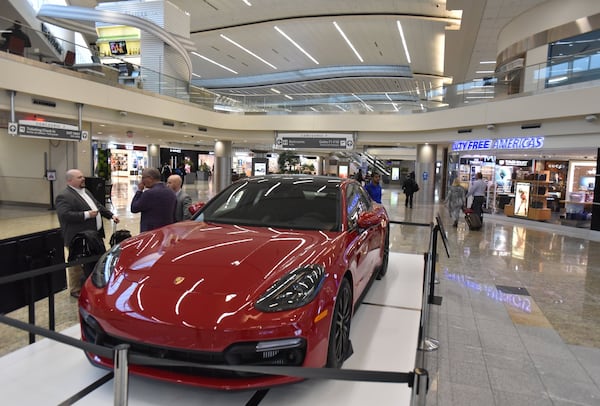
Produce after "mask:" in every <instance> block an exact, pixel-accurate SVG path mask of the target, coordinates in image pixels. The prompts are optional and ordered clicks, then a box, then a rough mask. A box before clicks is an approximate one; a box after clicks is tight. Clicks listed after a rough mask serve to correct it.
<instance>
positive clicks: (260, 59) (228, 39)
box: [221, 34, 277, 69]
mask: <svg viewBox="0 0 600 406" xmlns="http://www.w3.org/2000/svg"><path fill="white" fill-rule="evenodd" d="M221 38H223V39H224V40H226V41H228V42H230V43H231V44H233V45H235V46H236V47H238V48H239V49H241V50H242V51H244V52H246V53H247V54H249V55H252V56H253V57H255V58H256V59H258V60H259V61H261V62H262V63H264V64H265V65H268V66H270V67H271V68H273V69H277V66H275V65H273V64H272V63H269V62H267V61H265V60H264V59H263V58H261V57H260V56H258V55H256V54H255V53H254V52H252V51H250V50H249V49H247V48H244V47H243V46H242V45H240V44H238V43H237V42H235V41H234V40H232V39H231V38H229V37H228V36H226V35H223V34H221Z"/></svg>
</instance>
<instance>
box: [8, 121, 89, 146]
mask: <svg viewBox="0 0 600 406" xmlns="http://www.w3.org/2000/svg"><path fill="white" fill-rule="evenodd" d="M17 135H18V136H19V137H33V138H48V139H58V140H65V141H81V131H79V127H77V126H74V125H70V124H62V123H51V122H46V121H34V120H19V128H18V132H17Z"/></svg>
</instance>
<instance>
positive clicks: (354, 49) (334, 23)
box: [333, 21, 364, 62]
mask: <svg viewBox="0 0 600 406" xmlns="http://www.w3.org/2000/svg"><path fill="white" fill-rule="evenodd" d="M333 25H334V26H335V28H337V30H338V32H339V33H340V35H341V36H342V38H344V40H345V41H346V44H348V46H349V47H350V49H352V51H353V52H354V55H356V57H357V58H358V60H359V61H361V62H364V61H363V58H362V56H360V54H359V53H358V51H357V50H356V48H354V45H352V42H350V40H349V39H348V37H347V36H346V33H345V32H344V31H342V29H341V28H340V26H339V25H338V23H337V22H335V21H334V22H333Z"/></svg>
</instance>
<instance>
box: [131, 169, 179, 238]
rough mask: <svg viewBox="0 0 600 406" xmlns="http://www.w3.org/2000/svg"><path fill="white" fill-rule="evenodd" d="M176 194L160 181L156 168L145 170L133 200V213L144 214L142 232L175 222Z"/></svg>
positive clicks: (141, 222) (141, 224) (141, 220)
mask: <svg viewBox="0 0 600 406" xmlns="http://www.w3.org/2000/svg"><path fill="white" fill-rule="evenodd" d="M176 200H177V198H176V197H175V193H173V191H172V190H171V189H169V188H168V187H167V186H166V185H165V184H164V183H163V182H161V181H160V172H159V171H158V169H156V168H145V169H144V170H143V171H142V181H141V182H140V184H139V185H138V190H137V192H135V195H134V196H133V199H132V200H131V212H132V213H142V216H141V219H140V232H144V231H150V230H154V229H155V228H159V227H162V226H165V225H167V224H171V223H173V222H174V221H175V217H174V213H175V205H176V203H177V202H176Z"/></svg>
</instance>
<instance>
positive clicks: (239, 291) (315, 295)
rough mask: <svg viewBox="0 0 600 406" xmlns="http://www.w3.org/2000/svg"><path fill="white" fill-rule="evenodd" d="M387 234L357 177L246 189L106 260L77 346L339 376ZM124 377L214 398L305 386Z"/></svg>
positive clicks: (216, 377) (295, 179)
mask: <svg viewBox="0 0 600 406" xmlns="http://www.w3.org/2000/svg"><path fill="white" fill-rule="evenodd" d="M388 233H389V225H388V217H387V213H386V211H385V209H384V207H383V206H381V205H377V204H376V203H373V202H372V201H371V200H370V198H369V196H368V195H367V193H366V192H365V190H364V189H363V188H362V187H361V185H360V184H359V183H357V182H356V181H354V180H349V179H339V178H333V177H318V176H309V177H307V176H301V175H269V176H265V177H254V178H248V179H243V180H241V181H238V182H236V183H234V184H232V185H231V186H229V187H228V188H227V189H225V190H224V191H223V192H221V193H219V194H218V195H217V196H215V197H214V198H213V199H211V200H210V201H209V202H208V203H207V204H206V205H205V206H203V207H202V208H201V209H200V211H199V212H198V213H196V215H195V216H194V218H193V219H192V220H189V221H184V222H180V223H176V224H172V225H169V226H165V227H163V228H160V229H157V230H153V231H149V232H146V233H142V234H140V235H138V236H136V237H133V238H130V239H128V240H125V241H123V242H122V243H121V244H119V245H116V246H114V247H113V248H112V249H110V250H109V251H108V252H107V253H106V254H105V255H104V256H103V257H101V259H100V260H99V261H98V264H97V265H96V268H95V269H94V272H93V273H92V275H91V276H90V278H88V280H87V281H86V283H85V286H84V288H83V289H82V291H81V296H80V298H79V316H80V322H81V332H82V337H83V340H85V341H88V342H92V343H96V344H98V345H101V346H105V347H108V348H113V347H114V346H116V345H118V344H121V343H126V344H129V345H130V353H135V354H144V355H147V356H149V357H156V358H160V359H168V360H178V361H190V362H194V363H201V364H210V365H270V366H278V365H283V366H304V367H325V366H327V367H340V366H341V365H342V363H343V362H344V360H345V359H347V358H348V357H349V356H350V355H351V353H352V349H351V344H350V339H349V337H350V325H351V317H352V314H353V311H354V308H355V305H356V304H357V302H358V301H359V299H360V298H361V296H362V295H363V293H365V290H366V289H367V287H368V286H369V285H370V281H371V279H372V278H375V277H377V278H381V277H382V276H383V275H384V274H385V272H386V269H387V261H388V253H389V249H388V245H389V237H388ZM86 355H87V356H88V358H89V359H90V361H91V362H92V363H93V364H95V365H98V366H103V367H108V368H112V366H113V365H112V360H111V359H107V358H103V357H101V356H98V355H97V354H92V353H87V354H86ZM129 370H130V372H132V373H135V374H139V375H144V376H149V377H153V378H158V379H164V380H169V381H175V382H182V383H187V384H192V385H198V386H206V387H212V388H219V389H248V388H258V387H266V386H272V385H277V384H283V383H288V382H293V381H297V380H300V379H299V378H294V377H288V376H272V375H257V374H248V373H241V372H229V371H219V370H216V369H215V370H211V369H204V368H193V367H169V368H166V367H163V366H160V367H159V366H142V365H135V364H130V365H129Z"/></svg>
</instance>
